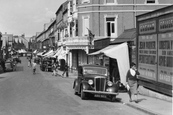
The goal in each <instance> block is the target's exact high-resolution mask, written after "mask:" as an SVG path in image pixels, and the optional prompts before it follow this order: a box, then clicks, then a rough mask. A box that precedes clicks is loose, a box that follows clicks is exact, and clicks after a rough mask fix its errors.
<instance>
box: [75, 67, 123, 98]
mask: <svg viewBox="0 0 173 115" xmlns="http://www.w3.org/2000/svg"><path fill="white" fill-rule="evenodd" d="M119 83H120V82H119V81H117V82H116V83H113V82H111V81H109V76H108V69H107V68H106V67H103V66H99V65H83V66H79V68H78V77H77V78H76V79H75V80H74V84H73V89H74V93H75V95H77V94H79V95H80V97H81V99H86V98H89V97H93V96H94V95H104V96H106V97H107V98H109V99H110V100H111V101H115V99H116V96H117V95H118V89H119Z"/></svg>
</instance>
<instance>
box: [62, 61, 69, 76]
mask: <svg viewBox="0 0 173 115" xmlns="http://www.w3.org/2000/svg"><path fill="white" fill-rule="evenodd" d="M65 73H66V77H68V64H67V63H65V66H64V72H63V74H62V77H63V76H64V74H65Z"/></svg>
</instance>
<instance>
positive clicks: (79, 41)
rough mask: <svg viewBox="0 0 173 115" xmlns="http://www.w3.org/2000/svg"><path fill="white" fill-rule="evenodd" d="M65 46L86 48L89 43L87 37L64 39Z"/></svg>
mask: <svg viewBox="0 0 173 115" xmlns="http://www.w3.org/2000/svg"><path fill="white" fill-rule="evenodd" d="M65 44H66V46H78V45H80V46H88V45H90V41H89V39H88V36H81V37H68V38H65Z"/></svg>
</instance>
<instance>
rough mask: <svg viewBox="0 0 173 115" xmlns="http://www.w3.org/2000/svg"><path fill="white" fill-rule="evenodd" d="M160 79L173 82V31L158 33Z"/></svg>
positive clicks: (169, 82) (163, 81)
mask: <svg viewBox="0 0 173 115" xmlns="http://www.w3.org/2000/svg"><path fill="white" fill-rule="evenodd" d="M158 58H159V59H158V81H159V82H162V83H165V84H169V85H171V84H172V80H173V79H172V77H173V32H171V33H162V34H159V35H158Z"/></svg>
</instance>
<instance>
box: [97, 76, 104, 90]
mask: <svg viewBox="0 0 173 115" xmlns="http://www.w3.org/2000/svg"><path fill="white" fill-rule="evenodd" d="M105 86H106V79H105V78H103V77H96V78H95V90H96V91H105Z"/></svg>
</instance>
